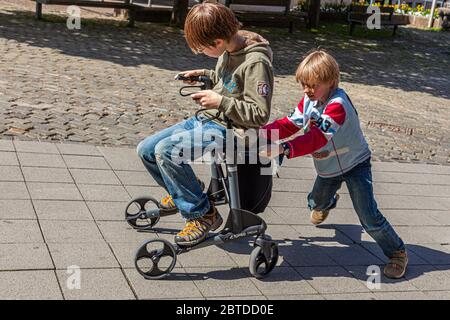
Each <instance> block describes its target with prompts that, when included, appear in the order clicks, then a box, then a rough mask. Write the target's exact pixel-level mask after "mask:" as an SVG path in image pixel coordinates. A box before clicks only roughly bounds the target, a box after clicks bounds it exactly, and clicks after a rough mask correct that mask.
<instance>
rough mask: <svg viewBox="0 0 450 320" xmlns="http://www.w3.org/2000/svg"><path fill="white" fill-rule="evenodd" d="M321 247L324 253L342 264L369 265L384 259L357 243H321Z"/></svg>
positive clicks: (376, 263)
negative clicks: (338, 244)
mask: <svg viewBox="0 0 450 320" xmlns="http://www.w3.org/2000/svg"><path fill="white" fill-rule="evenodd" d="M320 247H321V248H322V252H323V253H325V254H326V255H327V256H329V257H330V258H331V259H333V260H334V261H336V263H337V264H339V265H341V266H357V265H360V266H361V265H362V266H368V265H379V264H382V263H383V261H382V260H380V259H378V258H377V257H376V256H375V255H373V254H371V253H370V251H368V250H366V249H364V248H363V247H362V246H360V245H357V244H349V245H342V244H341V245H340V246H336V245H335V244H329V245H328V244H320Z"/></svg>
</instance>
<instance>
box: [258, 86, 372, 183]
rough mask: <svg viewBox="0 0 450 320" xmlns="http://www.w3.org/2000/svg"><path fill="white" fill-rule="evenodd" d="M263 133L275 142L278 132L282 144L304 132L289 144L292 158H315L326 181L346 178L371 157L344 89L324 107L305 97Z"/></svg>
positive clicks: (337, 92) (334, 95)
mask: <svg viewBox="0 0 450 320" xmlns="http://www.w3.org/2000/svg"><path fill="white" fill-rule="evenodd" d="M263 129H267V135H268V138H269V139H275V140H277V139H276V138H277V137H276V136H275V135H274V133H273V131H272V130H277V129H278V134H279V136H278V140H285V139H287V138H289V137H290V136H292V135H294V134H296V133H298V132H299V131H300V130H301V129H303V130H304V134H303V135H300V136H297V137H295V138H294V139H292V140H290V141H286V143H287V144H288V145H289V148H290V155H289V158H294V157H299V156H304V155H307V154H312V156H313V159H314V165H315V167H316V170H317V173H318V175H319V176H321V177H324V178H327V177H335V176H338V175H341V174H344V173H345V172H347V171H349V170H351V169H352V168H353V167H355V166H356V165H358V164H359V163H361V162H363V161H364V160H366V159H367V158H369V157H370V155H371V153H370V150H369V146H368V144H367V142H366V139H365V138H364V135H363V133H362V130H361V126H360V124H359V118H358V114H357V112H356V110H355V108H354V107H353V104H352V103H351V101H350V99H349V97H348V96H347V94H346V93H345V91H344V90H343V89H341V88H336V89H335V90H334V91H333V93H332V94H331V97H330V98H329V99H328V101H327V103H326V104H323V105H320V103H319V102H318V101H312V100H309V98H308V96H307V95H305V96H304V97H303V98H302V100H301V101H300V103H299V104H298V106H297V107H296V108H295V109H294V111H293V112H292V113H291V114H290V115H289V116H288V117H285V118H282V119H279V120H276V121H274V122H272V123H270V124H268V125H266V126H264V127H263Z"/></svg>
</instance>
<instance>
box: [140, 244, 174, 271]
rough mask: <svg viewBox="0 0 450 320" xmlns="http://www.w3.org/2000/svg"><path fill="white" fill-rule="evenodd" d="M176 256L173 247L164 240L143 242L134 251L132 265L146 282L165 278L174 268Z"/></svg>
mask: <svg viewBox="0 0 450 320" xmlns="http://www.w3.org/2000/svg"><path fill="white" fill-rule="evenodd" d="M176 262H177V254H176V252H175V248H174V246H173V245H172V244H171V243H170V242H169V241H167V240H164V239H152V240H148V241H146V242H144V243H143V244H142V245H141V246H140V247H139V249H138V250H137V251H136V255H135V258H134V265H135V266H136V269H137V271H138V272H139V273H140V274H141V275H142V276H143V277H144V278H145V279H148V280H157V279H162V278H164V277H166V276H167V275H168V274H169V273H170V272H171V271H172V270H173V268H174V267H175V264H176Z"/></svg>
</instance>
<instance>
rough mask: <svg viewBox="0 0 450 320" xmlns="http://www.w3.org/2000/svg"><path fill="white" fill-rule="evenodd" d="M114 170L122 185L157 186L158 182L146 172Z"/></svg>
mask: <svg viewBox="0 0 450 320" xmlns="http://www.w3.org/2000/svg"><path fill="white" fill-rule="evenodd" d="M115 172H116V174H117V176H118V177H119V179H120V181H121V182H122V184H123V185H126V186H155V187H158V183H157V182H156V181H155V180H154V179H153V178H152V177H151V176H150V174H149V173H148V172H142V171H120V170H117V171H115Z"/></svg>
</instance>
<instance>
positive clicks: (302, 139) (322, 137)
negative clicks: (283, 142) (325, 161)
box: [288, 102, 345, 158]
mask: <svg viewBox="0 0 450 320" xmlns="http://www.w3.org/2000/svg"><path fill="white" fill-rule="evenodd" d="M344 122H345V109H344V106H343V105H342V104H340V103H338V102H334V103H331V104H329V105H327V106H326V107H325V110H324V113H323V114H322V115H321V116H320V118H319V119H317V120H316V121H314V122H311V123H310V130H309V131H308V132H307V133H305V134H304V135H302V136H299V137H297V138H295V139H293V140H291V141H289V142H288V144H289V146H290V149H291V153H290V155H289V158H294V157H299V156H304V155H307V154H310V153H313V152H315V151H317V150H319V149H320V148H323V147H324V146H325V145H326V144H327V143H328V141H329V140H331V138H333V136H334V135H335V134H336V132H337V131H338V130H339V128H340V127H341V126H342V125H343V124H344Z"/></svg>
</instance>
